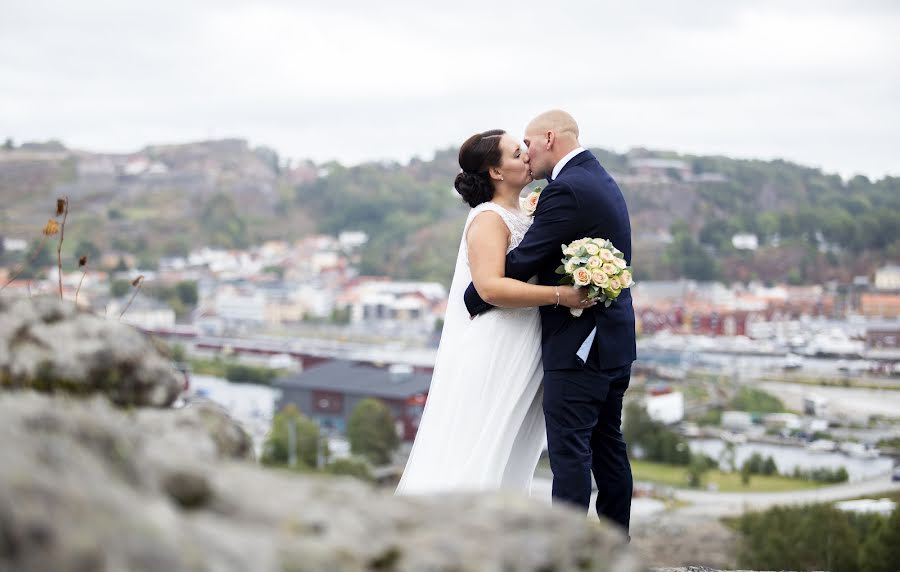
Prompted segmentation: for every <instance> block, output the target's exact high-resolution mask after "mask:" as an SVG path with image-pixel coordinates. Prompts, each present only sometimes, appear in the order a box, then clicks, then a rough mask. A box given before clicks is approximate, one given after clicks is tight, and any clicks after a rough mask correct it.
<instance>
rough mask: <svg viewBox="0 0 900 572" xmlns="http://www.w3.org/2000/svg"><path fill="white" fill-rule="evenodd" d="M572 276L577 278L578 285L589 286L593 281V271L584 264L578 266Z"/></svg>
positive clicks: (576, 283)
mask: <svg viewBox="0 0 900 572" xmlns="http://www.w3.org/2000/svg"><path fill="white" fill-rule="evenodd" d="M572 278H574V279H575V285H576V286H587V285H588V284H590V283H591V271H590V270H588V269H587V268H584V267H583V266H582V267H580V268H576V269H575V272H573V273H572Z"/></svg>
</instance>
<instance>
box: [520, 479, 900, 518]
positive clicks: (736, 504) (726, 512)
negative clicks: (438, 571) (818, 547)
mask: <svg viewBox="0 0 900 572" xmlns="http://www.w3.org/2000/svg"><path fill="white" fill-rule="evenodd" d="M550 491H551V481H550V480H549V479H546V478H537V477H536V478H535V479H534V482H533V484H532V487H531V496H532V497H535V498H540V499H545V500H547V501H548V502H549V500H550V496H551V495H550ZM672 491H673V495H674V497H675V498H676V499H677V500H679V501H683V502H686V503H689V504H688V505H687V506H684V507H680V508H677V509H674V510H673V511H671V512H670V514H672V513H677V514H679V515H683V516H706V517H711V518H721V517H726V516H739V515H741V514H743V513H744V512H745V511H749V510H754V511H755V510H765V509H767V508H770V507H772V506H775V505H802V504H809V503H817V502H833V501H839V500H846V499H853V498H857V497H862V496H868V495H873V494H877V493H884V492H889V491H890V492H894V491H900V482H891V480H890V475H884V476H881V477H879V478H877V479H870V480H867V481H860V482H855V483H844V484H840V485H834V486H829V487H822V488H819V489H804V490H798V491H789V492H780V493H717V492H708V491H695V490H691V489H672ZM594 495H596V493H594ZM595 498H596V496H592V497H591V506H593V502H594V499H595ZM643 500H644V499H634V504H633V507H632V519H634V520H637V519H639V518H642V517H647V516H651V515H652V514H653V513H654V512H656V511H658V510H661V507H660V506H659V505H650V504H648V503H643V502H642V501H643ZM591 512H593V511H591Z"/></svg>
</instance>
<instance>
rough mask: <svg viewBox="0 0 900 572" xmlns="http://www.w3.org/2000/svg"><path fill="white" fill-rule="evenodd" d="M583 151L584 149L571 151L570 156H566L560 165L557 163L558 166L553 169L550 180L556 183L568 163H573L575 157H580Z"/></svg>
mask: <svg viewBox="0 0 900 572" xmlns="http://www.w3.org/2000/svg"><path fill="white" fill-rule="evenodd" d="M583 151H584V147H578V148H577V149H573V150H571V151H570V152H569V154H568V155H566V156H565V157H563V158H562V159H560V160H559V163H557V164H556V166H555V167H553V174H552V175H550V178H551V179H553V180H554V181H555V180H556V177H558V176H559V172H560V171H562V170H563V167H565V166H566V163H568V162H569V161H571V160H572V157H574V156H575V155H578V154H579V153H581V152H583Z"/></svg>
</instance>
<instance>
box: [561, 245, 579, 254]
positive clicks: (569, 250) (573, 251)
mask: <svg viewBox="0 0 900 572" xmlns="http://www.w3.org/2000/svg"><path fill="white" fill-rule="evenodd" d="M563 254H564V255H565V256H575V255H576V254H578V247H576V246H567V247H565V248H563Z"/></svg>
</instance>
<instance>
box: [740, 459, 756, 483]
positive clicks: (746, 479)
mask: <svg viewBox="0 0 900 572" xmlns="http://www.w3.org/2000/svg"><path fill="white" fill-rule="evenodd" d="M752 474H753V473H751V472H750V463H746V462H745V463H744V464H743V465H741V484H742V485H744V486H745V487H746V486H749V485H750V475H752Z"/></svg>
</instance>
